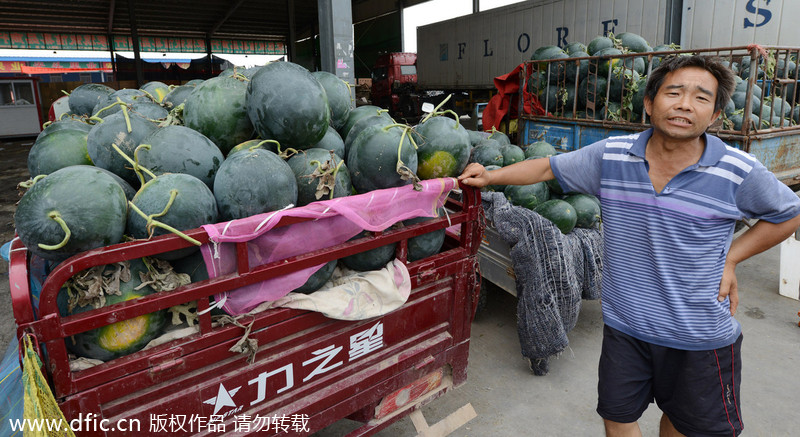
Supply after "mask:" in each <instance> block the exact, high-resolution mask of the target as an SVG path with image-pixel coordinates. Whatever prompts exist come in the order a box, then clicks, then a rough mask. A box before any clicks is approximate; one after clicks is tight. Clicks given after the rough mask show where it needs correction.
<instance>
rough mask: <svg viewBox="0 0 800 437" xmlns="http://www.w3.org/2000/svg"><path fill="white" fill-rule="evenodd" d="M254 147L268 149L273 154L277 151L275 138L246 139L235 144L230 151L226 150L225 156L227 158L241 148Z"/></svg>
mask: <svg viewBox="0 0 800 437" xmlns="http://www.w3.org/2000/svg"><path fill="white" fill-rule="evenodd" d="M254 147H256V148H259V149H264V150H269V151H270V152H272V153H275V154H278V153H279V152H278V145H277V144H276V143H275V140H247V141H244V142H241V143H239V144H237V145H236V146H234V147H233V148H232V149H231V150H230V151H228V156H227V157H228V158H229V157H230V156H231V155H233V154H234V153H236V152H241V151H242V150H250V149H252V148H254ZM226 159H227V158H226Z"/></svg>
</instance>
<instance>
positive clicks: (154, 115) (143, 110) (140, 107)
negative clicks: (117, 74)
mask: <svg viewBox="0 0 800 437" xmlns="http://www.w3.org/2000/svg"><path fill="white" fill-rule="evenodd" d="M117 99H119V100H121V101H122V102H123V103H127V104H128V105H131V110H133V111H134V112H136V113H138V114H139V115H141V116H142V117H143V118H147V119H151V120H158V119H162V118H166V117H167V115H168V113H167V110H166V109H164V108H162V107H161V105H159V104H158V103H155V102H154V101H153V99H151V98H150V97H149V96H148V95H147V94H145V92H144V91H142V90H135V89H130V88H123V89H121V90H118V91H114V92H113V93H111V94H109V95H108V96H107V97H106V98H105V99H104V100H100V101H99V102H98V103H97V105H95V107H94V109H93V110H92V114H93V116H95V117H100V118H106V117H108V116H109V115H111V114H114V113H116V112H119V110H120V105H115V103H117ZM112 105H113V106H112Z"/></svg>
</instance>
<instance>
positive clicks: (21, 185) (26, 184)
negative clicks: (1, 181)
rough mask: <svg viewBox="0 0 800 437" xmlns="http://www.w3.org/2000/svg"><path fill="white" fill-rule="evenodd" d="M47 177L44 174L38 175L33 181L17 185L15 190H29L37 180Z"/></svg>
mask: <svg viewBox="0 0 800 437" xmlns="http://www.w3.org/2000/svg"><path fill="white" fill-rule="evenodd" d="M45 176H47V175H46V174H40V175H38V176H36V177H35V178H33V179H28V180H27V181H23V182H20V183H18V184H17V188H30V187H32V186H34V185H35V184H36V183H37V182H39V180H41V179H42V178H43V177H45Z"/></svg>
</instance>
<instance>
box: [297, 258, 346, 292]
mask: <svg viewBox="0 0 800 437" xmlns="http://www.w3.org/2000/svg"><path fill="white" fill-rule="evenodd" d="M336 264H337V260H333V261H330V262H328V263H326V264H325V265H324V266H322V267H320V269H319V270H317V271H316V272H314V274H313V275H311V276H309V277H308V280H307V281H306V283H305V284H303V285H301V286H299V287H297V288H295V289H294V290H292V291H294V292H295V293H303V294H311V293H313V292H315V291H317V290H319V289H320V288H322V286H323V285H325V283H326V282H328V280H330V279H331V276H333V271H334V270H336Z"/></svg>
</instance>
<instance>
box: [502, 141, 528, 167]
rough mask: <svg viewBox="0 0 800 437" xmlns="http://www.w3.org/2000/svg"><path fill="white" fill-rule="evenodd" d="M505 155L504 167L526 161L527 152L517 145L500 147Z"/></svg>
mask: <svg viewBox="0 0 800 437" xmlns="http://www.w3.org/2000/svg"><path fill="white" fill-rule="evenodd" d="M500 152H501V153H502V154H503V167H505V166H507V165H511V164H514V163H517V162H520V161H524V160H525V152H523V151H522V149H521V148H520V147H519V146H517V145H515V144H504V145H502V146H500Z"/></svg>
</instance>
